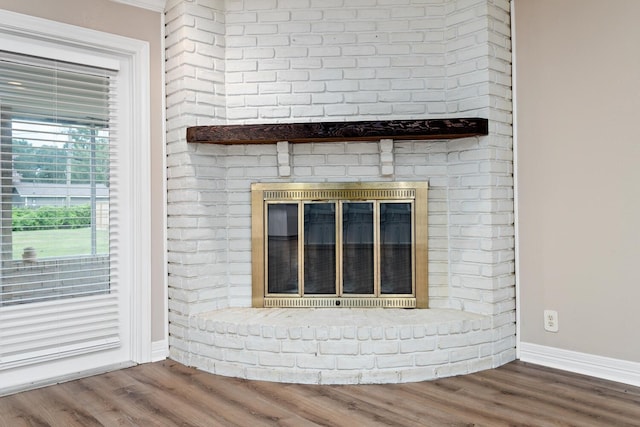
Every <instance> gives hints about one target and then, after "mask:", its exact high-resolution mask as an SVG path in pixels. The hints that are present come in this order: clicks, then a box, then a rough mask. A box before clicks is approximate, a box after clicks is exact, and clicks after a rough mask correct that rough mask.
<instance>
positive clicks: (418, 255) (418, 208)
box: [251, 182, 428, 308]
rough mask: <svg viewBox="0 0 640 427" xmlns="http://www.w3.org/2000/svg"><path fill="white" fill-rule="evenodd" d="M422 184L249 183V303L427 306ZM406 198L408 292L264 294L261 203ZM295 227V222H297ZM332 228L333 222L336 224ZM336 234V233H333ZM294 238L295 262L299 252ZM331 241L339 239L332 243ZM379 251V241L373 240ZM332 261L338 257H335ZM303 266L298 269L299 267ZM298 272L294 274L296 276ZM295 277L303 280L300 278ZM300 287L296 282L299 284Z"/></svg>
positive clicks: (264, 220)
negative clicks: (409, 210) (408, 210)
mask: <svg viewBox="0 0 640 427" xmlns="http://www.w3.org/2000/svg"><path fill="white" fill-rule="evenodd" d="M427 190H428V184H427V183H426V182H349V183H254V184H252V185H251V206H252V208H251V209H252V215H251V216H252V220H251V241H252V244H251V254H252V306H253V307H389V308H427V306H428V283H427V282H428V280H427V277H428V271H427V264H428V263H427V254H428V252H427ZM379 201H380V202H396V201H398V202H410V203H411V204H412V206H413V208H412V251H411V252H412V262H411V265H412V282H413V283H412V294H401V295H389V294H384V295H380V293H379V285H377V286H376V289H377V292H378V294H377V295H365V296H363V295H356V296H351V295H340V294H339V292H340V290H339V287H337V288H336V294H335V295H321V296H316V295H302V291H299V293H298V294H289V293H288V294H269V293H268V290H267V289H268V287H267V277H268V275H267V268H268V267H267V265H268V263H267V241H268V239H267V234H266V233H267V230H266V228H267V227H266V224H267V205H268V204H270V203H305V202H379ZM299 227H301V226H299ZM336 228H338V226H336ZM337 234H338V235H339V234H340V233H337ZM302 240H303V239H299V243H298V247H299V248H300V250H298V258H299V264H300V265H302V263H303V262H304V261H300V258H302V256H303V255H302V254H303V250H302V248H303V244H304V242H303V241H302ZM336 245H339V242H338V241H336ZM376 247H377V249H376V250H379V245H377V244H376ZM336 263H338V261H336ZM303 268H304V267H301V268H300V270H301V271H302V270H303ZM302 274H303V273H299V275H300V276H302ZM301 281H303V279H302V278H301ZM300 287H301V286H300V285H299V288H300Z"/></svg>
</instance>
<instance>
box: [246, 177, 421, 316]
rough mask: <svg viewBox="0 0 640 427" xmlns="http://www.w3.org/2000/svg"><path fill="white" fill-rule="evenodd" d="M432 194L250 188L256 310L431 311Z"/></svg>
mask: <svg viewBox="0 0 640 427" xmlns="http://www.w3.org/2000/svg"><path fill="white" fill-rule="evenodd" d="M427 187H428V184H427V183H424V182H387V183H385V182H368V183H289V184H284V183H256V184H253V185H252V187H251V193H252V221H251V223H252V260H253V261H252V263H253V268H252V271H253V274H252V304H253V306H254V307H395V308H414V307H418V308H426V307H427V304H428V287H427Z"/></svg>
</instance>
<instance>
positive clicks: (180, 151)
mask: <svg viewBox="0 0 640 427" xmlns="http://www.w3.org/2000/svg"><path fill="white" fill-rule="evenodd" d="M280 3H282V4H280ZM294 3H296V2H278V4H277V5H275V2H273V1H270V2H264V4H263V3H262V2H255V1H254V2H240V1H226V2H217V1H211V0H193V1H191V0H189V1H187V0H177V1H175V2H172V3H171V4H170V5H169V6H168V11H167V15H166V16H167V21H166V22H167V26H166V28H167V37H166V45H167V50H166V54H167V74H166V81H167V105H168V108H167V177H168V180H167V222H168V228H167V245H168V247H167V258H168V271H169V274H168V297H169V317H170V325H169V341H170V354H171V357H172V358H173V359H175V360H178V361H180V362H182V363H185V364H187V365H191V366H196V367H198V368H201V369H204V370H207V371H210V372H214V373H216V374H220V375H230V376H236V377H241V378H248V379H260V380H272V381H283V382H303V383H334V384H336V383H374V382H390V383H392V382H407V381H421V380H425V379H432V378H438V377H443V376H450V375H457V374H463V373H467V372H474V371H478V370H481V369H486V368H491V367H495V366H498V365H500V364H503V363H506V362H508V361H510V360H513V358H514V357H515V336H516V330H515V285H514V284H515V275H514V225H513V218H514V213H513V212H514V209H513V176H512V173H513V161H512V157H513V150H512V128H511V120H512V115H511V86H510V85H511V80H510V78H511V77H510V73H511V63H510V36H509V31H510V30H509V22H510V20H509V2H508V1H507V0H491V1H489V0H470V1H469V0H464V1H463V0H452V1H447V2H443V1H440V0H438V1H426V2H425V1H424V0H407V1H406V2H403V4H402V5H398V4H395V3H394V2H377V3H376V4H375V6H371V7H365V6H363V5H362V2H357V1H356V2H349V1H344V2H312V4H311V5H307V7H305V8H304V10H303V9H300V8H299V7H296V6H298V5H297V4H294ZM338 3H339V4H338ZM383 3H384V4H383ZM391 3H394V4H391ZM364 122H367V123H366V125H363V123H364ZM381 122H384V123H385V124H386V125H387V130H388V129H393V132H392V133H391V134H389V133H387V132H386V130H384V129H383V128H381V126H380V123H381ZM340 124H341V125H340ZM469 125H471V126H472V127H474V129H473V131H472V132H469V129H468V126H469ZM274 129H275V130H277V132H272V130H274ZM381 129H383V130H381ZM309 130H310V131H311V135H312V136H311V137H309V136H303V137H302V138H301V136H300V134H299V133H300V131H304V132H307V131H309ZM185 131H186V132H185ZM214 131H215V132H214ZM218 131H219V134H218V135H216V134H215V133H216V132H218ZM185 133H186V134H185ZM212 142H213V143H212ZM412 182H422V183H428V193H427V195H426V197H427V199H428V211H427V213H426V215H427V218H428V220H427V224H426V228H427V232H426V237H425V240H426V241H427V248H426V249H425V251H426V252H425V254H423V255H421V254H420V249H419V247H418V245H419V244H422V243H421V242H422V239H420V238H419V237H418V236H417V234H416V235H415V236H414V242H413V245H414V248H413V249H411V252H412V255H411V257H409V258H410V261H411V263H412V265H411V267H410V268H411V269H419V268H424V269H425V270H424V271H425V272H426V273H425V275H426V277H427V278H426V279H425V283H426V284H425V288H426V291H424V292H423V293H422V294H421V292H422V291H421V289H422V288H421V285H419V277H420V273H419V271H413V270H412V271H411V275H412V276H413V275H415V277H412V283H411V287H412V293H413V292H415V295H413V294H409V293H408V291H407V288H406V286H407V285H406V284H407V283H408V282H407V281H406V280H398V283H400V282H402V283H404V285H403V286H405V288H403V289H400V290H391V291H390V292H401V293H400V294H388V293H385V290H387V288H384V290H383V287H384V285H383V279H382V275H383V274H384V273H383V272H382V267H380V272H378V271H377V267H369V264H368V263H369V262H371V261H372V260H373V263H374V264H376V258H375V257H376V256H377V257H378V258H379V260H380V259H381V258H383V257H384V255H383V254H384V252H385V250H384V249H383V248H381V247H379V248H376V247H375V243H373V242H374V241H375V238H371V239H370V240H371V242H369V241H367V238H365V237H362V236H363V234H366V235H367V236H371V235H372V234H373V235H374V236H375V234H376V233H378V235H380V234H381V233H382V231H381V230H380V229H379V228H378V226H376V221H377V222H381V221H382V219H381V215H382V206H381V205H382V204H384V202H383V201H382V200H379V199H377V198H375V197H367V198H357V197H356V198H354V197H352V196H348V197H342V196H340V197H334V196H331V197H329V198H327V199H324V200H320V201H316V199H315V198H305V199H303V200H296V201H295V202H294V201H291V200H283V199H278V200H274V201H268V200H267V201H265V200H264V197H263V198H262V200H260V202H259V205H260V206H262V209H263V214H262V217H261V219H260V225H259V226H260V227H262V232H260V233H258V235H259V238H260V239H262V241H263V242H262V245H261V247H262V249H261V250H262V254H261V255H260V254H259V255H257V256H256V255H255V254H254V250H256V249H255V245H254V242H253V240H254V236H252V233H254V229H257V227H258V226H256V225H255V224H254V223H253V222H254V217H253V215H252V197H253V195H252V193H251V185H252V184H254V183H258V184H260V185H263V184H264V185H266V184H269V185H271V184H278V185H282V186H283V188H285V189H286V187H287V186H289V185H291V186H295V185H300V183H305V184H314V185H315V184H322V185H330V186H336V187H337V186H340V185H343V184H346V183H349V184H354V185H368V184H369V183H385V184H395V183H412ZM330 202H331V203H333V205H332V204H330ZM366 203H369V204H368V205H366ZM394 203H397V204H398V205H400V206H393V207H397V208H398V210H405V211H407V209H406V208H407V204H410V203H414V204H415V203H417V202H416V201H411V199H407V198H399V199H398V200H397V201H395V202H394ZM403 204H404V205H403ZM266 205H269V206H270V205H284V206H280V207H275V208H274V211H273V213H272V216H273V217H277V216H281V217H286V218H289V217H291V219H292V223H293V219H294V218H295V217H296V216H297V221H295V223H296V225H291V226H289V224H288V223H287V225H286V227H285V225H284V224H280V226H277V229H274V230H273V232H272V233H269V231H268V226H267V227H265V225H264V222H265V216H266V218H267V220H268V216H269V213H268V210H269V208H267V209H264V206H266ZM352 208H353V209H352ZM305 210H306V214H307V217H309V218H311V217H313V218H314V221H315V222H313V223H307V227H308V228H307V232H306V233H305V230H304V227H305V222H304V218H305ZM367 211H368V212H367ZM352 214H353V215H352ZM411 214H412V215H415V211H412V212H411ZM349 215H352V216H353V217H354V218H356V217H359V218H360V223H359V226H360V227H361V228H364V229H366V230H365V231H362V230H361V232H360V233H356V235H359V236H360V237H358V239H355V240H353V241H352V240H351V238H352V234H351V233H352V231H351V230H349V231H347V230H346V229H345V228H344V224H340V221H343V222H344V221H345V218H346V217H347V216H349ZM385 215H386V213H385ZM400 216H402V215H400ZM405 218H406V217H405ZM364 219H366V221H365V220H364ZM348 220H349V221H350V218H349V219H348ZM285 222H286V221H285ZM362 223H367V224H371V223H372V224H373V226H371V227H370V229H369V228H368V226H366V227H365V226H363V225H362ZM354 224H355V223H354ZM405 224H406V221H405ZM274 227H276V226H274ZM396 227H397V230H400V229H401V228H402V227H404V228H405V229H406V225H402V226H400V225H396ZM296 228H297V229H298V233H297V239H298V242H297V244H294V243H292V241H293V240H294V239H293V237H294V236H295V231H296ZM327 229H333V230H335V232H334V233H325V232H324V231H321V230H327ZM319 230H320V231H319ZM413 233H417V228H416V227H415V226H414V230H413ZM400 234H401V233H400ZM270 237H271V240H272V241H273V244H274V245H280V249H278V250H276V252H278V251H288V252H289V253H293V252H294V251H296V250H297V252H298V253H297V256H294V255H292V256H291V257H287V258H286V259H287V260H288V261H286V262H288V263H289V264H290V265H289V266H288V267H287V271H289V268H290V269H291V273H290V274H289V273H287V274H289V275H288V276H287V277H286V278H285V277H280V276H278V277H277V278H275V279H274V280H275V281H276V285H275V286H276V288H274V289H271V290H270V289H269V288H268V287H265V286H269V283H270V279H269V277H268V275H269V271H271V272H273V271H274V267H273V266H272V267H271V268H270V267H269V250H268V247H267V249H266V250H265V249H264V245H265V244H266V245H268V244H269V238H270ZM305 237H307V240H308V242H307V243H308V246H307V252H308V254H307V255H308V256H309V257H310V259H311V260H314V261H312V263H311V264H310V265H309V266H306V267H303V268H302V269H301V267H300V265H301V261H302V262H304V259H301V257H304V256H305V255H304V253H305V247H304V239H305ZM321 237H322V240H321V239H320V238H321ZM341 239H342V240H341ZM265 242H266V243H265ZM312 244H313V245H312ZM349 244H353V245H354V246H353V247H351V248H349V247H348V245H349ZM405 246H406V245H405ZM274 248H275V246H274ZM352 249H353V250H352ZM372 251H373V254H374V255H371V252H372ZM398 251H399V252H401V251H405V252H406V251H407V248H406V247H405V248H402V250H401V249H400V248H398ZM340 252H342V255H341V254H340ZM320 253H322V254H323V255H322V256H320V255H319V254H320ZM327 253H329V255H327ZM363 253H365V254H367V255H366V257H365V256H361V255H362V254H363ZM345 254H346V256H345ZM375 254H377V255H375ZM349 256H353V257H355V258H357V259H360V260H361V261H360V263H361V264H358V265H361V266H362V267H359V270H363V271H366V272H367V275H368V277H367V280H361V281H358V279H355V280H354V278H352V277H348V276H347V277H345V275H344V274H341V269H342V270H343V271H347V272H348V271H354V270H353V269H351V270H350V269H347V268H345V267H344V265H345V263H350V262H351V261H349V260H350V258H349ZM256 258H258V262H257V263H255V262H254V261H255V259H256ZM345 259H347V261H345ZM403 259H404V260H405V264H406V260H407V257H404V258H403ZM319 260H323V261H322V262H320V261H319ZM327 260H329V261H327ZM271 261H272V262H273V263H274V265H275V266H278V267H276V268H275V271H278V270H279V269H282V267H280V265H281V263H282V262H283V261H282V260H280V259H278V257H276V258H274V259H272V260H271ZM260 263H262V267H256V266H257V265H259V264H260ZM256 268H258V270H259V271H261V272H262V273H260V274H262V275H263V276H262V277H263V278H262V279H254V278H255V277H256V275H255V272H254V271H253V270H254V269H256ZM332 269H333V270H332ZM398 270H401V271H405V272H406V271H407V269H406V266H404V267H401V266H399V267H398ZM394 274H395V273H394ZM305 275H307V277H305ZM370 276H373V277H370ZM376 276H377V278H376ZM264 277H266V278H267V279H266V282H265V279H264ZM334 277H335V278H334ZM405 279H406V275H405ZM260 280H262V283H261V284H260ZM314 281H315V284H314V285H313V286H312V287H311V290H312V292H311V293H309V294H307V292H306V291H308V290H309V283H313V282H314ZM365 283H366V286H365ZM371 283H373V285H371ZM327 284H330V286H328V285H327ZM256 286H258V287H259V290H261V293H262V296H261V297H260V295H261V293H260V292H254V288H255V287H256ZM314 286H315V288H314ZM325 286H326V288H325ZM265 290H266V291H267V292H265ZM345 290H346V294H345ZM271 291H275V292H271ZM405 292H407V293H405ZM256 295H257V296H258V299H262V305H260V304H255V301H254V300H255V299H256ZM380 297H381V298H380ZM392 297H393V298H398V299H397V300H401V299H411V298H415V300H416V306H418V307H424V306H428V308H427V309H404V308H394V307H387V306H384V307H383V306H382V304H383V303H382V301H385V300H387V299H391V298H392ZM376 298H378V299H376ZM421 298H424V299H426V302H425V303H424V304H423V303H421V302H420V299H421ZM272 300H280V301H284V302H285V303H286V304H291V305H295V304H297V303H300V302H302V304H307V303H309V304H311V303H312V302H313V305H315V306H305V307H297V306H296V307H282V306H280V307H264V305H265V301H272ZM397 300H394V301H397ZM293 301H295V303H292V302H293ZM338 301H340V306H337V304H336V303H337V302H338ZM353 301H358V302H360V301H364V303H367V304H371V305H374V306H373V307H363V308H360V307H345V306H346V305H348V302H353ZM371 301H375V302H374V303H371ZM325 302H326V303H327V305H328V306H327V307H324V306H322V307H318V306H317V305H322V304H323V303H325ZM278 304H280V303H278ZM376 304H380V305H378V306H376Z"/></svg>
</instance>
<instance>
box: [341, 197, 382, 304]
mask: <svg viewBox="0 0 640 427" xmlns="http://www.w3.org/2000/svg"><path fill="white" fill-rule="evenodd" d="M374 244H375V235H374V204H373V203H372V202H344V203H342V292H343V294H345V295H350V294H352V295H372V294H374V293H375V259H374V257H375V246H374Z"/></svg>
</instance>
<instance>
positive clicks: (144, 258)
mask: <svg viewBox="0 0 640 427" xmlns="http://www.w3.org/2000/svg"><path fill="white" fill-rule="evenodd" d="M0 39H1V40H2V49H4V50H9V51H12V52H16V53H22V54H28V55H36V56H41V57H44V58H50V59H64V60H66V61H70V62H80V63H84V64H86V65H90V66H95V67H104V68H111V69H118V70H119V75H120V77H121V78H123V79H128V83H129V84H128V85H125V86H128V87H129V88H130V90H127V91H124V90H122V89H121V88H119V90H122V92H123V93H119V94H118V97H119V98H120V99H125V100H126V101H125V102H123V103H122V106H123V108H120V109H119V113H120V115H121V119H120V122H119V138H120V140H122V141H126V142H125V143H122V144H118V157H119V159H120V160H119V168H118V169H119V172H120V174H119V176H118V180H119V181H120V182H126V183H128V185H122V186H121V188H120V191H119V200H120V208H121V212H120V217H119V218H120V221H119V235H120V239H121V241H123V240H125V239H126V242H123V244H122V245H119V248H120V250H122V251H124V252H121V254H120V257H119V258H120V259H121V260H122V263H121V265H120V267H121V269H120V271H119V274H120V276H121V277H122V278H123V279H122V280H123V282H126V283H128V284H130V289H129V297H130V301H129V302H130V307H131V308H132V310H131V312H130V313H125V314H126V315H130V316H131V319H130V320H131V321H130V325H131V331H128V332H129V333H128V334H126V335H128V336H129V339H130V344H131V361H132V362H135V363H145V362H149V361H151V350H152V345H151V260H150V253H151V243H150V238H151V227H150V222H151V221H150V218H151V200H150V189H151V182H150V145H151V144H150V143H151V141H150V139H151V138H150V105H149V99H150V98H149V94H150V84H149V75H150V73H149V71H150V69H149V44H148V42H146V41H141V40H136V39H132V38H128V37H123V36H119V35H114V34H110V33H105V32H101V31H96V30H91V29H87V28H82V27H77V26H73V25H69V24H64V23H59V22H55V21H50V20H46V19H41V18H36V17H32V16H28V15H23V14H18V13H14V12H9V11H5V10H0ZM87 51H89V52H93V53H94V55H91V54H89V55H87Z"/></svg>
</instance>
